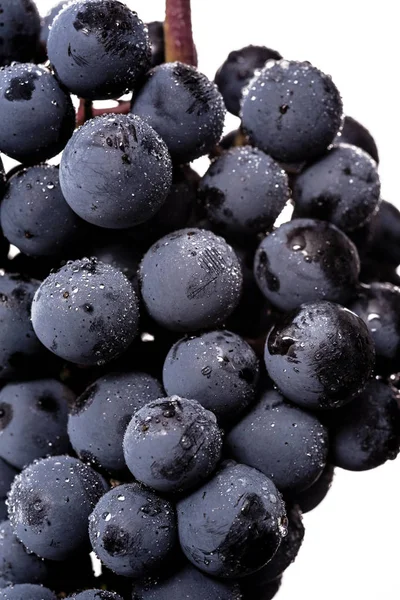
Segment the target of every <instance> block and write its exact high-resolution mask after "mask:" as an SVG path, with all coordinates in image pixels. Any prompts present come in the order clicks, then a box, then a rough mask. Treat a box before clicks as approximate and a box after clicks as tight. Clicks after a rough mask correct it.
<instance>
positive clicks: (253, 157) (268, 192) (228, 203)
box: [199, 146, 290, 236]
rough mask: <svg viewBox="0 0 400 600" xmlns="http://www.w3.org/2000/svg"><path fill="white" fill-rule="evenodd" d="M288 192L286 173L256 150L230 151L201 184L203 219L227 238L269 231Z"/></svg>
mask: <svg viewBox="0 0 400 600" xmlns="http://www.w3.org/2000/svg"><path fill="white" fill-rule="evenodd" d="M289 195H290V191H289V184H288V178H287V175H286V173H285V171H284V170H283V169H282V168H281V167H280V166H279V165H278V163H276V162H275V161H274V160H273V159H272V158H271V157H270V156H268V155H266V154H264V152H262V151H261V150H258V149H257V148H251V147H250V146H242V147H237V148H232V150H229V151H228V152H225V153H224V154H222V155H221V156H220V157H219V158H216V159H215V160H214V162H212V164H211V166H210V168H209V169H208V171H207V173H206V174H205V175H204V177H203V178H202V180H201V181H200V186H199V196H200V201H201V202H202V204H203V205H204V207H205V211H206V215H207V217H208V218H209V219H210V221H211V222H212V223H214V224H215V225H217V226H218V228H219V229H220V230H221V231H222V232H223V233H224V234H226V235H235V236H243V235H248V236H250V235H254V234H256V233H260V232H266V231H269V230H270V229H272V226H273V224H274V222H275V221H276V219H277V218H278V216H279V214H280V213H281V211H282V209H283V207H284V206H285V204H286V202H287V200H288V199H289Z"/></svg>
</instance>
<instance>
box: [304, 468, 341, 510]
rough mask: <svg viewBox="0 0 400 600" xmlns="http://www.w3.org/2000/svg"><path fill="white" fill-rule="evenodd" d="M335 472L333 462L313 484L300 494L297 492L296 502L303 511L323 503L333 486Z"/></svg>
mask: <svg viewBox="0 0 400 600" xmlns="http://www.w3.org/2000/svg"><path fill="white" fill-rule="evenodd" d="M334 474H335V468H334V466H333V465H331V464H328V465H326V467H325V469H324V470H323V472H322V475H320V477H318V479H317V481H316V482H315V483H313V484H312V486H310V487H309V488H307V489H306V490H304V491H303V492H300V493H299V494H295V496H294V502H295V503H296V504H298V505H299V506H300V509H301V512H302V513H307V512H310V511H312V510H314V508H316V507H317V506H319V505H320V504H321V502H322V500H324V499H325V497H326V495H327V493H328V492H329V490H330V488H331V485H332V482H333V477H334Z"/></svg>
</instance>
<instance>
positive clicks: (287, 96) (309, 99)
mask: <svg viewBox="0 0 400 600" xmlns="http://www.w3.org/2000/svg"><path fill="white" fill-rule="evenodd" d="M341 121H342V100H341V98H340V94H339V92H338V90H337V88H336V86H335V84H334V83H333V81H332V80H331V78H330V77H329V76H328V75H325V74H324V73H322V72H321V71H319V70H318V69H316V68H315V67H313V66H312V65H311V64H310V63H308V62H289V61H287V60H279V61H270V62H267V64H266V66H265V67H264V68H263V69H262V70H261V71H260V72H259V73H258V74H257V75H256V76H255V77H254V79H252V80H251V81H250V83H249V85H248V87H247V88H246V89H245V90H244V92H243V102H242V126H243V129H244V132H245V133H246V134H247V135H248V136H249V138H250V141H251V143H252V145H254V146H257V147H258V148H260V149H261V150H264V152H266V153H267V154H270V155H271V156H272V157H273V158H275V159H276V160H278V161H280V162H284V163H292V162H293V163H297V162H302V161H308V160H311V159H314V158H316V157H318V156H320V155H321V154H323V152H325V150H326V149H327V148H328V146H329V144H331V143H332V142H333V140H334V138H335V136H336V134H337V132H338V131H339V128H340V125H341Z"/></svg>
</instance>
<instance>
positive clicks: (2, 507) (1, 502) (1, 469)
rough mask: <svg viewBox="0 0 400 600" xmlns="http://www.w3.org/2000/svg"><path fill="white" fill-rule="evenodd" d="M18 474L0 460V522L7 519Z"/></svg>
mask: <svg viewBox="0 0 400 600" xmlns="http://www.w3.org/2000/svg"><path fill="white" fill-rule="evenodd" d="M17 474H18V470H17V469H15V468H14V467H12V466H11V465H9V464H8V463H6V461H5V460H3V459H2V458H0V521H3V520H4V519H7V506H6V500H7V494H8V492H9V491H10V488H11V484H12V482H13V481H14V477H15V476H16V475H17ZM1 577H2V575H1V574H0V578H1Z"/></svg>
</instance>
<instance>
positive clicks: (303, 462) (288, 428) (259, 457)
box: [227, 390, 328, 494]
mask: <svg viewBox="0 0 400 600" xmlns="http://www.w3.org/2000/svg"><path fill="white" fill-rule="evenodd" d="M227 452H228V454H229V455H230V456H232V458H234V459H235V460H237V461H238V462H240V463H243V464H246V465H249V466H251V467H254V468H256V469H258V470H259V471H261V472H262V473H264V475H266V476H267V477H269V478H270V479H271V480H272V481H273V482H274V484H275V485H276V487H277V488H278V489H279V490H280V491H281V492H283V493H292V494H293V493H294V492H301V491H302V490H304V489H306V488H307V487H310V485H312V484H313V483H314V482H315V481H316V480H317V479H318V477H319V476H320V475H321V473H322V471H323V470H324V468H325V464H326V459H327V454H328V432H327V430H326V428H325V427H324V426H323V425H322V424H321V423H320V422H319V420H318V419H317V417H315V416H314V415H311V414H309V413H308V412H306V411H304V410H302V409H301V408H297V407H295V406H292V405H291V404H289V403H288V402H286V401H285V399H284V398H283V396H281V394H279V392H277V391H276V390H268V391H266V392H264V393H263V395H262V396H261V399H260V401H259V402H258V403H257V404H256V405H255V406H254V407H253V408H252V409H251V410H250V411H249V412H248V413H247V414H246V416H245V417H244V418H243V419H242V420H241V421H240V422H239V423H238V424H237V425H235V427H234V428H233V429H232V431H231V432H230V433H229V434H228V436H227Z"/></svg>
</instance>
